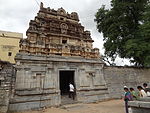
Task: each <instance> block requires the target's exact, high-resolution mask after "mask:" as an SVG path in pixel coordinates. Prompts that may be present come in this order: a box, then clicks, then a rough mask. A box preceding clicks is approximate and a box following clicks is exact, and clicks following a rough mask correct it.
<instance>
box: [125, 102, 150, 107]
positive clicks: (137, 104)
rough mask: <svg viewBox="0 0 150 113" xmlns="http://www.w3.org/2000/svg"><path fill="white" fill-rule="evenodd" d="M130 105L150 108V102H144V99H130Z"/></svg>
mask: <svg viewBox="0 0 150 113" xmlns="http://www.w3.org/2000/svg"><path fill="white" fill-rule="evenodd" d="M128 105H129V106H130V107H138V108H150V102H144V101H129V104H128Z"/></svg>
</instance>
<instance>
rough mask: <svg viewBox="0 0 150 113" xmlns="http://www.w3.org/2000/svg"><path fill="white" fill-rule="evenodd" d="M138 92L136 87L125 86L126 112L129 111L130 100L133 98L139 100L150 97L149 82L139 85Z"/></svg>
mask: <svg viewBox="0 0 150 113" xmlns="http://www.w3.org/2000/svg"><path fill="white" fill-rule="evenodd" d="M137 89H138V92H136V91H135V90H134V88H132V87H131V88H128V87H127V86H124V91H125V94H124V101H125V109H126V113H129V112H128V101H132V100H138V99H139V98H143V97H150V88H149V87H148V85H147V83H144V84H143V87H142V86H137Z"/></svg>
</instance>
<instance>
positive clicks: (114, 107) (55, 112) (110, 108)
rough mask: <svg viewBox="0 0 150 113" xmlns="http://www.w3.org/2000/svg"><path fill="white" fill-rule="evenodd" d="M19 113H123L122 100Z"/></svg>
mask: <svg viewBox="0 0 150 113" xmlns="http://www.w3.org/2000/svg"><path fill="white" fill-rule="evenodd" d="M19 113H125V112H124V102H123V100H110V101H105V102H99V103H91V104H70V105H64V106H62V107H59V108H47V109H45V110H42V111H28V112H19Z"/></svg>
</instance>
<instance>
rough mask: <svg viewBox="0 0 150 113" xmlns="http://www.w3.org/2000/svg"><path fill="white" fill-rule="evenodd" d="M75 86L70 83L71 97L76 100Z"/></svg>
mask: <svg viewBox="0 0 150 113" xmlns="http://www.w3.org/2000/svg"><path fill="white" fill-rule="evenodd" d="M74 95H75V88H74V86H73V84H71V83H69V98H73V100H74Z"/></svg>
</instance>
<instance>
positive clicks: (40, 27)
mask: <svg viewBox="0 0 150 113" xmlns="http://www.w3.org/2000/svg"><path fill="white" fill-rule="evenodd" d="M26 35H27V39H23V40H21V43H20V47H21V49H20V52H21V53H30V54H44V55H59V56H78V57H83V58H99V57H100V56H99V49H98V48H93V46H92V43H93V40H92V38H91V34H90V32H89V31H85V30H84V27H83V26H82V25H81V24H80V23H79V17H78V14H77V13H76V12H72V13H71V14H69V13H68V12H66V11H65V10H64V9H63V8H59V9H58V10H54V9H50V8H49V7H48V8H44V7H43V3H41V6H40V10H39V12H38V13H37V16H36V17H35V19H34V20H31V21H30V23H29V28H28V30H27V32H26Z"/></svg>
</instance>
